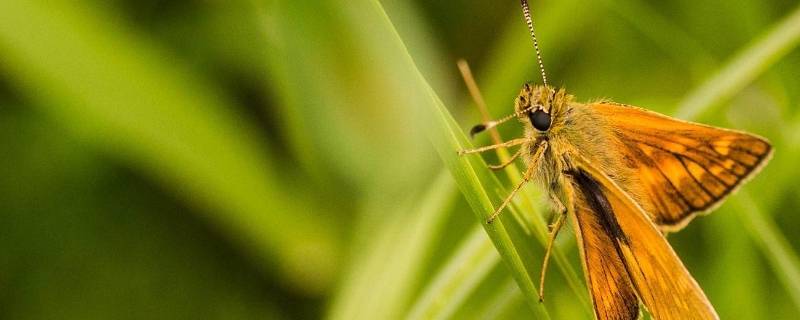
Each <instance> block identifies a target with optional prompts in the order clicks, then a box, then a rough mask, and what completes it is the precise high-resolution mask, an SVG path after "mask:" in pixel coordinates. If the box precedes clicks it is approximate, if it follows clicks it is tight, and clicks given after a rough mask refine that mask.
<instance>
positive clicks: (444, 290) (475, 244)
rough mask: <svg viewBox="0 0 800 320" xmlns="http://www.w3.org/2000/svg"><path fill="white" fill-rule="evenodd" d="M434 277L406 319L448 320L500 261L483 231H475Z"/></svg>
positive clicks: (477, 229) (476, 229)
mask: <svg viewBox="0 0 800 320" xmlns="http://www.w3.org/2000/svg"><path fill="white" fill-rule="evenodd" d="M447 261H448V262H447V263H446V265H444V266H443V267H442V270H441V271H439V272H438V273H437V276H436V277H434V278H433V281H432V282H431V283H430V285H429V286H428V288H427V289H425V291H424V292H423V293H422V294H421V295H420V297H419V298H418V299H417V301H416V304H415V305H414V306H413V307H412V308H411V310H410V312H409V314H408V316H407V317H406V318H407V319H448V318H450V317H451V315H452V314H454V313H455V312H456V309H457V308H458V307H459V306H460V305H462V303H463V302H464V301H466V300H467V297H468V296H469V295H470V294H472V292H473V290H475V288H477V287H478V285H479V283H480V282H481V281H483V280H484V279H485V278H486V277H487V275H488V274H489V272H490V271H491V270H492V269H493V268H495V266H497V265H498V263H499V262H500V256H498V255H497V252H496V251H495V250H494V247H492V244H491V242H489V241H487V239H486V235H485V233H484V232H483V230H481V229H479V228H477V227H476V228H475V229H474V230H473V231H472V232H470V233H469V236H467V237H466V238H465V239H464V240H463V241H462V243H461V245H459V247H458V249H456V251H455V253H454V254H453V257H451V258H450V259H448V260H447Z"/></svg>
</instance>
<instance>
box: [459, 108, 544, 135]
mask: <svg viewBox="0 0 800 320" xmlns="http://www.w3.org/2000/svg"><path fill="white" fill-rule="evenodd" d="M534 107H536V106H535V105H530V106H529V107H527V108H525V109H522V110H520V111H517V112H514V113H512V114H509V115H507V116H505V117H502V118H500V119H497V120H492V121H487V122H484V123H481V124H478V125H476V126H474V127H472V129H470V130H469V136H470V137H474V136H475V135H476V134H478V133H480V132H483V131H485V130H488V129H491V128H494V127H496V126H497V125H499V124H501V123H503V122H506V121H508V120H511V119H514V118H516V117H521V116H522V115H524V114H526V113H528V111H531V109H533V108H534Z"/></svg>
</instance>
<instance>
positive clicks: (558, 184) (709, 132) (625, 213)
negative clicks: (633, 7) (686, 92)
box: [459, 0, 773, 319]
mask: <svg viewBox="0 0 800 320" xmlns="http://www.w3.org/2000/svg"><path fill="white" fill-rule="evenodd" d="M521 3H522V8H523V13H524V16H525V19H526V22H527V24H528V27H529V30H530V33H531V37H532V38H533V43H534V47H535V48H536V55H537V60H538V62H539V67H540V70H541V74H542V80H543V85H534V84H530V83H526V84H524V85H523V87H522V89H521V91H520V93H519V95H518V96H517V98H516V100H515V103H514V105H515V112H514V113H513V114H512V115H510V116H507V117H505V118H502V119H499V120H496V121H488V122H486V123H483V124H480V125H477V126H475V127H474V128H473V129H472V130H471V132H470V133H471V134H472V135H474V134H476V133H479V132H481V131H484V130H487V129H491V128H493V127H494V126H497V125H499V124H501V123H504V122H506V121H508V120H511V119H518V120H519V121H520V122H521V123H522V124H523V126H524V127H525V133H524V135H523V137H521V138H517V139H513V140H509V141H506V142H502V143H498V144H494V145H490V146H485V147H481V148H476V149H469V150H462V151H460V152H459V153H460V154H462V155H466V154H473V153H480V152H485V151H489V150H496V149H499V148H505V147H514V146H519V150H518V151H517V152H516V153H514V155H513V156H512V157H511V159H509V160H508V161H506V162H504V163H501V164H500V165H497V166H492V167H491V168H492V169H501V168H504V167H506V166H508V165H510V164H512V163H513V162H514V161H515V160H516V159H518V158H522V159H524V160H525V164H526V169H525V172H524V174H523V178H522V182H521V183H519V184H518V185H516V186H515V187H514V188H513V189H512V191H511V193H510V194H509V195H508V196H507V197H506V198H505V199H504V201H503V202H502V203H501V204H500V206H498V207H497V208H496V210H495V212H494V213H493V214H492V216H491V217H490V218H489V220H488V221H487V223H491V221H492V220H493V219H494V218H496V217H497V216H498V215H499V214H500V212H502V210H503V209H504V208H505V207H506V206H507V205H508V203H509V202H510V201H511V200H512V199H513V197H514V196H515V195H516V194H517V192H518V191H519V190H520V189H521V188H522V187H523V185H525V184H526V183H528V182H531V181H537V182H538V183H540V185H541V186H542V187H543V188H544V189H545V190H547V191H548V193H549V195H550V199H551V201H552V202H553V207H554V208H556V209H557V210H556V211H557V214H558V215H557V217H556V220H555V222H554V223H553V225H552V228H551V231H550V237H549V239H550V241H549V243H548V246H547V251H546V254H545V258H544V265H545V266H544V267H543V268H542V270H543V271H542V284H543V281H544V270H545V269H546V266H547V261H548V258H549V253H550V250H551V249H552V243H553V240H554V239H555V237H556V235H557V233H558V231H559V230H560V228H561V226H563V224H564V220H565V217H567V216H568V217H570V220H571V221H572V224H573V226H574V228H575V234H576V235H577V238H578V247H579V249H580V255H581V258H582V259H581V260H582V262H583V269H584V274H585V276H586V281H587V284H588V288H589V293H590V295H591V300H592V305H593V308H594V314H595V317H596V318H597V319H637V318H639V317H640V316H641V313H642V310H641V309H640V308H641V306H642V305H643V306H644V308H645V309H646V310H647V311H648V312H649V313H650V314H651V315H652V316H653V318H654V319H718V318H719V316H718V315H717V313H716V311H715V310H714V308H713V306H712V305H711V303H710V302H709V300H708V298H707V297H706V295H705V294H704V293H703V290H702V289H701V288H700V286H699V285H698V284H697V282H696V281H695V280H694V278H693V277H692V276H691V274H689V272H688V271H687V270H686V267H685V266H684V265H683V263H682V262H681V260H680V259H679V258H678V256H677V255H676V253H675V251H674V250H673V249H672V247H671V246H670V245H669V243H668V242H667V240H666V238H665V234H666V233H667V232H674V231H678V230H680V229H681V228H683V227H684V226H686V224H687V223H689V221H691V220H692V219H693V218H694V217H696V216H697V215H699V214H705V213H708V212H710V211H711V210H713V209H714V208H715V207H716V206H718V205H719V204H720V203H721V202H722V201H723V200H724V199H725V198H726V197H727V196H729V195H730V194H731V193H733V192H734V191H735V190H736V189H737V188H738V187H740V186H741V185H742V184H743V183H744V182H745V181H747V180H748V179H750V178H751V177H752V176H754V175H755V174H756V173H757V172H759V170H760V169H761V168H762V167H763V166H764V165H766V163H767V162H768V160H769V159H770V157H771V155H772V151H773V149H772V146H771V145H770V143H769V142H768V141H767V140H766V139H764V138H762V137H759V136H756V135H752V134H749V133H745V132H740V131H734V130H728V129H722V128H716V127H712V126H707V125H702V124H698V123H692V122H687V121H682V120H678V119H674V118H670V117H668V116H665V115H661V114H658V113H655V112H652V111H648V110H646V109H642V108H639V107H635V106H630V105H624V104H619V103H614V102H609V101H599V102H592V103H579V102H576V101H575V98H574V97H573V96H572V95H570V94H568V93H567V92H566V91H565V90H564V89H563V88H554V87H551V86H549V85H547V77H546V75H545V72H544V67H543V64H542V59H541V54H540V52H539V48H538V43H537V41H536V36H535V34H534V27H533V21H532V19H531V16H530V10H529V7H528V4H527V1H526V0H521ZM540 286H541V284H540ZM540 292H541V291H540ZM540 294H541V293H540Z"/></svg>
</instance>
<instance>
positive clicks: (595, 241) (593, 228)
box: [572, 192, 640, 320]
mask: <svg viewBox="0 0 800 320" xmlns="http://www.w3.org/2000/svg"><path fill="white" fill-rule="evenodd" d="M575 196H576V197H575V202H574V203H575V206H574V208H575V214H574V215H572V219H573V221H574V223H573V225H574V226H575V234H576V235H577V238H578V247H579V248H580V252H581V257H582V258H583V259H582V261H583V270H584V271H585V272H584V273H585V276H586V284H587V285H588V287H589V293H590V295H591V297H592V305H593V306H594V312H595V318H597V319H614V320H629V319H638V318H639V314H640V312H639V298H637V296H636V291H635V290H634V287H633V284H632V283H631V279H630V277H629V276H628V272H627V271H626V270H625V265H624V263H623V261H622V255H621V253H620V252H619V250H617V245H616V243H615V242H614V236H613V235H612V233H611V232H609V231H608V227H606V225H607V223H606V218H607V217H606V216H604V215H603V214H602V212H603V211H602V210H594V209H593V208H592V206H591V205H590V203H592V202H591V201H592V200H596V199H595V198H593V195H592V194H589V195H586V194H584V192H578V193H577V194H576V195H575Z"/></svg>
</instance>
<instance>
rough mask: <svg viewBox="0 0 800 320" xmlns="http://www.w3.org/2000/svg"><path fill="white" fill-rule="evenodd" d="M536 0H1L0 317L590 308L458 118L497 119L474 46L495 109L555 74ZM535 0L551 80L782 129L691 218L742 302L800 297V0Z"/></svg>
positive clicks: (693, 252) (570, 256)
mask: <svg viewBox="0 0 800 320" xmlns="http://www.w3.org/2000/svg"><path fill="white" fill-rule="evenodd" d="M518 5H519V4H518V2H517V1H515V0H508V1H460V0H458V1H422V0H418V1H396V0H385V1H378V0H351V1H344V0H321V1H276V0H242V1H236V0H234V1H199V0H196V1H158V0H145V1H130V0H127V1H126V0H116V1H95V0H83V1H76V0H71V1H66V0H56V1H23V0H2V1H0V154H2V157H0V318H2V319H109V318H111V319H265V318H266V319H316V318H330V319H396V318H411V319H428V318H438V319H449V318H453V319H491V318H498V319H516V318H531V317H535V318H552V319H583V318H586V319H588V318H591V313H590V311H589V308H588V296H587V294H586V292H585V287H581V286H583V284H582V282H583V275H582V271H581V270H580V262H579V261H578V259H577V251H576V249H575V244H574V241H575V240H574V234H572V231H571V228H565V230H567V231H566V232H562V233H561V235H560V237H559V242H558V248H559V252H563V254H562V255H561V256H560V258H558V259H557V260H558V261H557V263H556V262H554V263H553V266H552V269H551V273H550V275H549V276H548V281H547V293H546V298H545V302H544V303H543V304H541V305H540V304H538V303H526V302H529V299H528V298H526V297H528V296H527V295H526V294H525V292H527V291H525V292H521V291H520V289H519V288H518V284H520V283H524V281H523V282H520V279H521V278H520V277H523V278H524V273H525V272H522V273H520V272H519V270H520V269H515V268H513V267H512V268H511V269H509V268H508V266H509V265H511V266H513V264H509V263H508V259H507V258H508V256H507V255H505V254H504V255H503V258H502V259H501V256H500V255H498V253H497V251H496V250H495V248H494V247H493V246H492V244H491V242H490V241H489V238H488V237H487V236H486V233H485V232H484V231H483V230H481V228H479V227H478V219H477V218H476V217H480V216H482V215H484V214H485V212H477V213H476V212H472V211H473V209H474V208H475V205H474V204H475V203H477V202H475V201H477V200H475V199H478V196H479V195H480V194H479V193H476V192H474V191H470V189H469V188H467V187H465V183H464V182H465V181H468V179H467V177H469V176H468V175H466V174H465V172H468V171H461V170H460V169H458V168H461V169H464V170H466V169H468V168H471V167H469V165H468V164H466V162H455V161H463V160H453V157H454V154H455V148H452V149H448V146H446V145H444V144H442V143H437V142H436V141H437V139H439V138H440V137H441V136H442V134H441V133H442V132H443V131H437V130H436V129H435V128H437V122H436V121H431V119H449V117H450V115H448V114H447V113H446V112H444V113H437V110H438V111H441V110H448V111H449V112H450V113H452V114H453V117H454V118H455V119H456V120H457V121H458V123H459V124H460V127H451V128H449V130H450V131H445V132H449V133H450V134H452V137H457V139H462V140H459V141H463V137H461V136H460V135H461V133H463V132H465V130H466V129H467V128H469V126H470V125H472V124H474V123H477V122H478V121H480V118H479V115H478V113H477V110H476V108H475V106H474V105H473V104H472V103H471V101H470V100H469V98H468V95H467V93H466V89H465V87H464V86H463V84H462V82H461V80H460V76H459V74H458V70H457V69H456V67H455V61H456V60H457V59H459V58H465V59H467V60H468V61H469V62H470V63H471V65H472V67H473V71H474V72H475V74H476V80H477V81H478V84H479V85H480V86H481V88H482V90H483V92H484V95H485V98H486V100H487V102H488V105H489V108H490V112H491V113H492V115H493V116H494V117H499V116H502V115H506V114H508V113H509V112H510V111H511V110H512V102H513V99H514V97H515V94H516V93H517V92H518V90H519V87H520V85H521V84H522V83H523V82H524V81H529V80H530V81H536V82H538V81H539V76H538V72H537V71H536V69H535V62H534V54H533V49H532V46H531V44H530V40H529V39H528V38H527V29H526V27H525V25H524V22H523V21H522V16H521V13H520V9H519V7H518ZM531 5H532V8H533V14H534V17H535V19H536V23H537V28H538V30H537V32H538V36H539V41H540V44H541V47H542V49H543V56H544V63H545V66H546V68H547V71H548V75H549V79H550V82H551V84H555V85H563V86H565V87H566V88H567V89H568V90H569V91H570V92H571V93H572V94H574V95H576V96H577V97H578V99H579V100H581V101H589V100H592V99H596V98H608V99H612V100H614V101H618V102H623V103H628V104H634V105H638V106H643V107H647V108H650V109H652V110H656V111H659V112H663V113H666V114H670V115H677V116H679V117H682V118H685V119H692V120H696V121H700V122H703V123H708V124H714V125H719V126H725V127H730V128H736V129H740V130H746V131H749V132H753V133H756V134H759V135H762V136H765V137H767V138H769V139H770V140H771V141H772V142H773V143H774V145H775V150H776V151H775V157H774V159H773V160H772V162H771V163H770V164H769V165H768V166H767V167H766V169H765V170H764V171H763V172H762V173H761V174H760V175H759V176H758V177H757V178H755V179H754V180H753V181H751V182H750V183H749V184H747V186H746V187H744V188H743V189H742V190H740V192H739V193H738V194H737V195H735V196H734V197H732V198H731V199H729V200H728V201H727V202H726V203H725V204H724V205H723V206H722V207H720V208H719V209H718V210H717V211H715V213H714V214H713V215H711V216H708V217H704V218H699V219H697V220H695V221H694V222H693V223H692V224H691V225H690V226H689V227H687V228H686V229H685V230H684V231H682V232H680V233H677V234H673V235H670V237H669V239H670V242H671V243H672V244H673V246H674V247H675V249H676V251H677V252H678V254H679V255H680V256H681V257H682V259H683V261H684V263H685V264H686V265H687V267H688V268H689V270H690V271H691V272H692V273H693V275H694V276H695V277H696V278H697V280H698V282H699V283H700V284H701V286H702V287H703V288H704V289H705V291H706V293H707V295H708V296H709V298H710V300H711V301H712V303H713V304H714V305H715V307H716V308H717V310H718V312H719V314H720V316H721V317H722V318H723V319H765V318H769V319H795V318H796V317H797V315H798V314H800V270H798V266H799V265H800V262H798V258H797V253H796V251H795V250H794V248H800V233H797V232H796V231H797V230H800V214H798V212H797V210H796V208H798V207H799V206H800V196H798V195H799V194H798V191H797V190H798V187H797V186H796V185H795V183H796V181H798V178H800V170H797V167H796V164H797V162H798V160H800V147H799V146H800V112H798V111H800V110H798V109H800V50H798V49H797V48H796V47H797V45H798V41H799V39H800V5H798V3H797V1H772V0H770V1H762V0H758V1H757V0H738V1H716V0H715V1H702V2H698V1H689V0H677V1H639V0H621V1H611V0H599V1H590V2H585V1H578V0H564V1H533V2H532V4H531ZM406 50H407V51H406ZM420 75H421V76H420ZM431 88H432V90H430V89H431ZM440 102H441V104H439V103H440ZM442 105H443V106H444V107H445V109H441V108H438V109H437V106H439V107H441V106H442ZM439 124H441V123H439ZM439 128H441V126H440V127H439ZM502 129H503V131H502V134H503V136H504V137H511V136H513V135H514V134H518V133H519V129H520V128H519V127H518V126H517V125H507V126H505V127H504V128H502ZM453 139H456V138H453ZM432 142H433V143H432ZM475 143H476V144H485V143H488V139H487V138H486V137H481V138H479V139H477V140H476V141H475ZM434 146H436V147H434ZM437 150H438V154H437ZM440 158H442V159H444V160H445V162H446V163H447V164H448V165H447V166H444V165H443V164H442V161H441V160H440ZM471 161H480V160H471ZM487 161H490V162H491V161H496V158H495V156H493V155H488V156H487ZM476 168H477V167H476ZM448 169H449V170H448ZM476 170H477V171H479V173H478V174H479V175H481V177H482V178H481V179H482V180H481V185H482V186H483V187H485V188H486V189H485V190H484V189H481V190H484V191H486V192H487V193H488V194H491V197H492V199H496V198H497V196H498V195H499V194H503V193H504V192H505V191H503V190H501V189H498V188H494V187H491V185H490V184H486V183H485V182H484V181H487V180H486V179H485V178H484V177H485V176H486V175H487V173H486V172H485V171H487V170H486V169H484V168H478V169H476ZM453 176H455V177H456V179H455V180H454V179H453ZM497 176H498V177H499V178H500V180H501V181H506V180H508V179H510V180H514V177H513V175H511V176H510V177H507V176H506V175H504V174H502V173H501V174H498V175H497ZM504 184H505V185H508V184H509V183H508V182H507V181H506V182H504ZM459 187H460V188H459ZM459 190H461V191H462V192H463V194H462V192H459ZM487 190H488V191H487ZM528 195H529V196H528V197H526V199H527V201H530V202H533V203H534V205H533V206H532V207H531V208H533V207H535V208H536V210H533V209H531V210H524V208H525V206H522V205H520V206H518V207H517V209H516V210H515V212H516V215H517V216H519V217H523V219H522V220H520V221H522V222H519V221H518V223H516V224H515V223H514V222H513V221H511V220H507V221H509V228H510V229H509V230H511V231H509V233H510V234H511V235H512V240H513V241H515V242H514V243H515V244H519V243H528V242H529V244H527V247H526V246H525V245H519V246H515V248H516V249H515V250H517V251H518V252H522V253H521V254H520V256H521V257H522V260H524V261H525V263H526V265H525V267H524V268H523V269H521V270H524V271H526V272H528V273H530V274H532V275H538V270H537V269H538V268H539V266H538V264H539V261H540V260H541V244H540V242H539V241H537V240H536V239H537V237H536V235H537V233H536V232H535V231H531V230H541V226H542V225H543V224H542V223H543V221H546V220H547V219H548V217H549V214H548V213H547V212H548V210H546V209H543V208H541V206H540V205H539V204H540V203H542V202H543V201H542V200H543V198H542V197H541V196H539V192H538V191H536V190H531V191H530V192H529V193H528ZM465 197H466V199H467V200H470V201H465ZM528 198H529V199H528ZM472 200H475V201H472ZM494 201H496V200H494ZM468 203H469V204H468ZM504 219H505V218H504ZM515 221H516V220H515ZM525 221H534V222H533V224H532V225H533V226H534V227H530V228H528V227H526V223H525ZM514 228H517V229H519V230H517V231H514V230H516V229H514ZM526 228H527V229H526ZM536 228H539V229H536ZM493 232H495V231H492V230H489V233H490V234H491V235H495V234H497V233H493ZM514 232H516V233H514ZM538 235H539V236H541V233H538ZM493 239H494V238H493ZM495 243H497V242H495ZM503 259H506V263H504V262H503ZM528 265H532V266H534V267H533V268H531V267H529V266H528Z"/></svg>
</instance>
